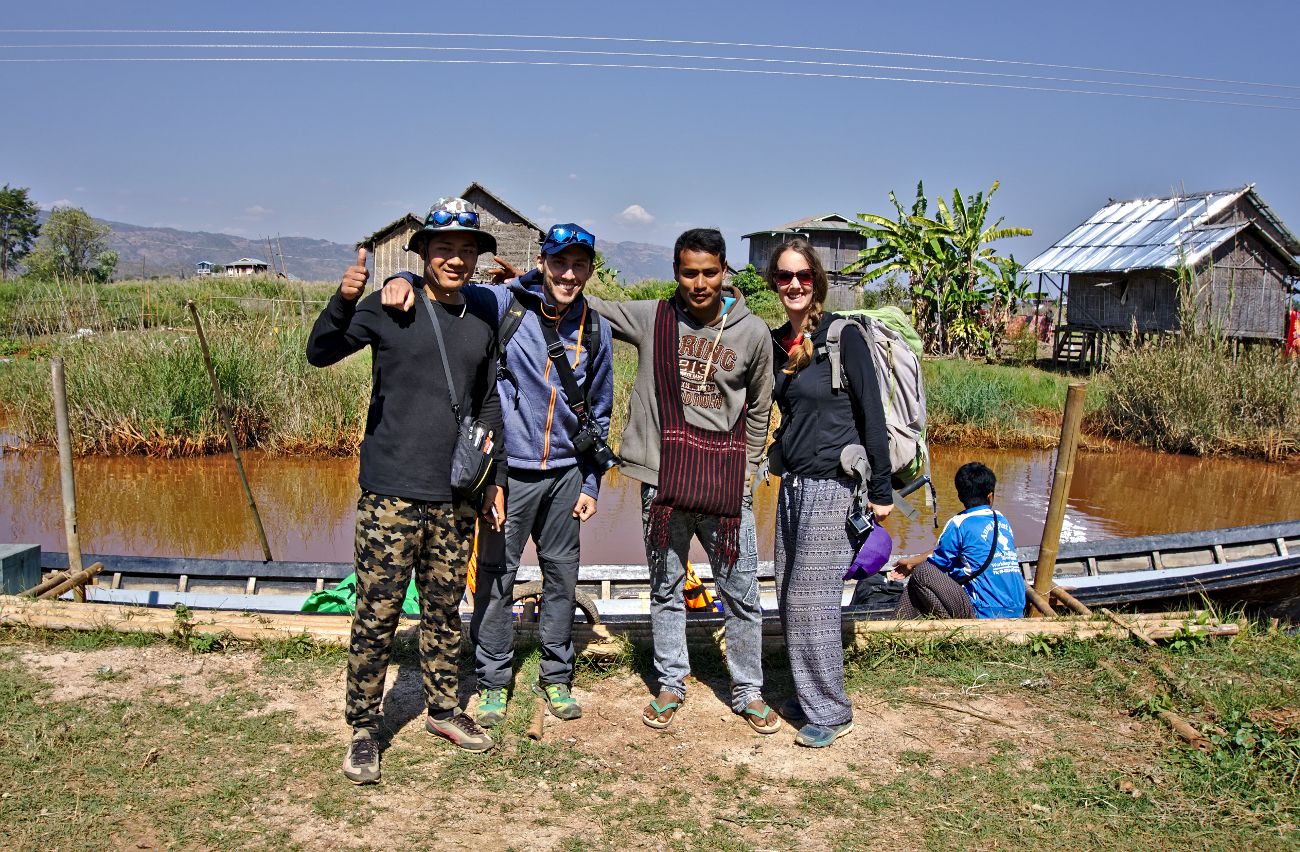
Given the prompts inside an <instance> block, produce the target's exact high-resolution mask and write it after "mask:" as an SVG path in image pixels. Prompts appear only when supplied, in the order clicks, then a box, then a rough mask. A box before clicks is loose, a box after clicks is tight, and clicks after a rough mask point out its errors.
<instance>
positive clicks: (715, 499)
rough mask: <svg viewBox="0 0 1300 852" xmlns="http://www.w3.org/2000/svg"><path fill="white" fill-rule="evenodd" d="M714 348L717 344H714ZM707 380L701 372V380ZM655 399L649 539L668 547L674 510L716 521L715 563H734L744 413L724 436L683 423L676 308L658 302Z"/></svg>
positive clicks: (742, 471)
mask: <svg viewBox="0 0 1300 852" xmlns="http://www.w3.org/2000/svg"><path fill="white" fill-rule="evenodd" d="M715 345H716V344H715ZM712 360H713V359H712V358H710V359H709V362H710V363H712ZM708 378H709V376H708V370H707V369H706V371H705V380H706V381H707V380H708ZM654 380H655V397H656V400H657V402H658V405H659V427H660V435H661V438H660V440H661V455H660V464H659V489H658V492H657V493H656V494H655V498H654V500H653V501H652V502H651V505H650V519H649V530H648V537H649V539H650V543H651V544H652V545H654V546H656V547H660V548H663V547H667V546H668V541H669V521H670V520H671V519H672V514H673V512H674V511H676V510H680V511H683V512H695V513H698V514H702V515H714V516H716V517H717V518H718V521H719V524H718V542H717V558H718V559H719V560H721V562H722V563H723V564H724V565H733V564H735V561H736V559H737V558H738V556H739V554H740V501H741V497H742V496H743V494H744V490H745V412H744V411H743V410H742V411H741V412H740V414H739V415H738V416H737V417H736V423H735V425H734V426H732V427H731V430H730V431H728V432H717V431H714V430H712V429H704V428H701V427H699V426H692V425H691V424H689V423H687V422H686V412H685V410H684V408H683V406H682V377H681V367H680V364H679V356H678V330H677V309H676V308H675V307H673V303H672V302H671V301H665V302H662V303H660V305H659V309H658V313H656V314H655V331H654Z"/></svg>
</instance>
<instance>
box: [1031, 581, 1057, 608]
mask: <svg viewBox="0 0 1300 852" xmlns="http://www.w3.org/2000/svg"><path fill="white" fill-rule="evenodd" d="M1025 597H1026V598H1028V599H1029V602H1030V603H1031V604H1033V606H1034V609H1036V610H1038V612H1039V614H1040V615H1048V616H1055V615H1056V610H1054V609H1052V605H1051V604H1050V603H1049V602H1048V600H1047V598H1045V597H1043V596H1042V595H1040V594H1039V593H1038V591H1037V590H1036V589H1035V588H1034V587H1033V586H1031V585H1029V584H1028V583H1025Z"/></svg>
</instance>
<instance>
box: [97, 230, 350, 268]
mask: <svg viewBox="0 0 1300 852" xmlns="http://www.w3.org/2000/svg"><path fill="white" fill-rule="evenodd" d="M100 221H103V223H104V224H105V225H108V226H109V227H110V228H112V229H113V230H112V233H110V234H109V236H108V246H109V248H111V249H112V250H113V251H116V252H117V253H118V255H120V257H119V259H118V262H117V275H118V277H119V278H139V277H141V275H144V276H154V275H163V276H172V277H179V276H182V275H184V276H185V277H189V276H191V275H193V274H194V264H196V263H198V262H199V261H201V260H207V261H211V262H212V263H217V264H221V265H225V264H227V263H233V262H234V261H236V260H239V259H240V258H243V257H251V258H254V259H257V260H263V261H266V262H267V263H270V262H271V257H270V252H269V251H268V250H267V245H266V240H265V239H260V240H250V239H246V238H244V237H236V236H231V235H230V234H214V233H210V232H207V231H181V230H178V229H176V228H146V227H142V226H140V225H130V224H127V223H125V222H109V221H104V220H100ZM281 251H283V252H284V267H285V269H286V270H287V271H288V273H289V274H290V275H292V276H294V277H295V278H301V279H303V280H305V281H333V280H335V279H337V278H338V277H339V276H340V275H341V274H342V271H343V270H344V269H346V268H347V266H348V264H349V263H352V262H353V261H355V260H356V250H355V249H354V248H353V247H352V246H350V245H344V244H343V243H332V242H330V241H328V240H313V239H311V238H309V237H281V238H280V244H279V246H278V247H277V250H276V256H275V266H276V267H277V269H278V268H279V266H280V255H279V253H280V252H281Z"/></svg>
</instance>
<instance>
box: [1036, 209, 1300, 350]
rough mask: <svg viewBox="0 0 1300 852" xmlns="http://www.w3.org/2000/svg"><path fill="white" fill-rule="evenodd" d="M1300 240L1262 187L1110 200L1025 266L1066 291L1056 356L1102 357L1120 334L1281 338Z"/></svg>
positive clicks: (1298, 272) (1298, 281)
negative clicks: (1205, 331) (1201, 331)
mask: <svg viewBox="0 0 1300 852" xmlns="http://www.w3.org/2000/svg"><path fill="white" fill-rule="evenodd" d="M1297 255H1300V240H1298V239H1297V238H1296V236H1295V234H1293V233H1292V232H1291V231H1290V230H1288V229H1287V227H1286V225H1284V224H1283V223H1282V220H1281V219H1279V218H1278V217H1277V215H1276V214H1275V213H1274V212H1273V211H1272V210H1271V209H1270V208H1269V206H1268V205H1267V204H1265V203H1264V200H1263V199H1262V198H1260V197H1259V194H1258V193H1256V192H1255V187H1254V184H1251V185H1249V186H1244V187H1240V188H1238V189H1229V190H1220V191H1215V192H1204V193H1199V194H1190V195H1178V196H1173V197H1169V198H1139V199H1134V200H1132V201H1113V200H1112V201H1110V202H1109V203H1107V205H1106V206H1105V207H1103V208H1101V209H1100V210H1098V211H1097V212H1096V213H1094V214H1093V215H1092V216H1089V217H1088V220H1087V221H1085V222H1084V223H1083V224H1082V225H1079V226H1078V227H1077V228H1075V229H1074V230H1073V231H1071V232H1070V233H1069V234H1067V235H1066V236H1065V237H1063V238H1062V239H1060V240H1059V241H1057V243H1056V244H1055V245H1053V246H1052V247H1051V248H1049V249H1048V250H1047V251H1045V252H1043V253H1042V254H1040V255H1039V256H1038V257H1036V258H1034V259H1033V260H1031V261H1030V262H1029V263H1028V264H1026V265H1025V268H1024V273H1025V274H1026V275H1032V274H1037V275H1039V291H1040V292H1042V291H1043V287H1044V286H1045V285H1046V286H1052V287H1056V288H1057V289H1058V290H1059V291H1060V292H1061V294H1062V295H1063V296H1064V302H1065V316H1064V318H1063V319H1062V318H1061V317H1059V316H1058V318H1057V324H1056V332H1055V341H1054V348H1053V357H1054V358H1055V359H1056V360H1059V361H1064V362H1066V363H1074V364H1079V365H1082V364H1092V365H1094V366H1095V365H1100V364H1101V363H1103V362H1104V360H1105V357H1106V348H1107V343H1108V340H1109V339H1110V338H1111V337H1112V336H1113V335H1128V334H1130V333H1131V332H1132V331H1133V330H1134V329H1136V331H1137V332H1138V334H1140V335H1154V334H1162V333H1168V332H1174V331H1178V330H1180V329H1183V328H1185V327H1196V328H1210V327H1212V328H1214V329H1215V330H1217V331H1218V332H1219V333H1221V334H1223V335H1224V336H1225V337H1227V338H1230V339H1233V340H1242V341H1253V342H1263V341H1276V342H1279V343H1280V342H1282V341H1283V340H1284V339H1285V336H1286V322H1287V308H1288V307H1289V302H1290V298H1291V294H1292V293H1293V292H1296V290H1297V289H1298V288H1300V260H1297V257H1296V256H1297Z"/></svg>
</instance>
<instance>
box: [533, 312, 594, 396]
mask: <svg viewBox="0 0 1300 852" xmlns="http://www.w3.org/2000/svg"><path fill="white" fill-rule="evenodd" d="M538 324H539V325H540V326H541V327H542V337H543V338H544V339H545V340H546V354H547V356H548V357H549V358H550V359H551V363H552V364H553V365H555V375H556V376H557V377H558V378H559V379H560V389H561V390H563V391H564V401H565V403H566V404H567V405H568V406H569V409H570V410H571V411H572V412H573V413H574V415H576V416H577V418H578V420H579V422H581V421H582V420H583V419H585V418H586V417H588V416H589V415H590V408H589V407H588V405H587V394H586V392H585V391H583V389H582V388H579V387H578V380H577V379H576V378H574V376H573V368H572V367H571V366H569V355H568V352H567V351H566V350H565V348H564V341H562V340H560V331H559V329H558V328H556V326H554V325H552V324H550V323H548V322H546V321H545V320H541V318H540V317H539V323H538ZM591 351H592V350H590V349H588V352H591ZM587 368H588V369H587V372H588V379H590V378H591V377H590V373H591V371H592V362H591V356H590V355H588V360H587Z"/></svg>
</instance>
